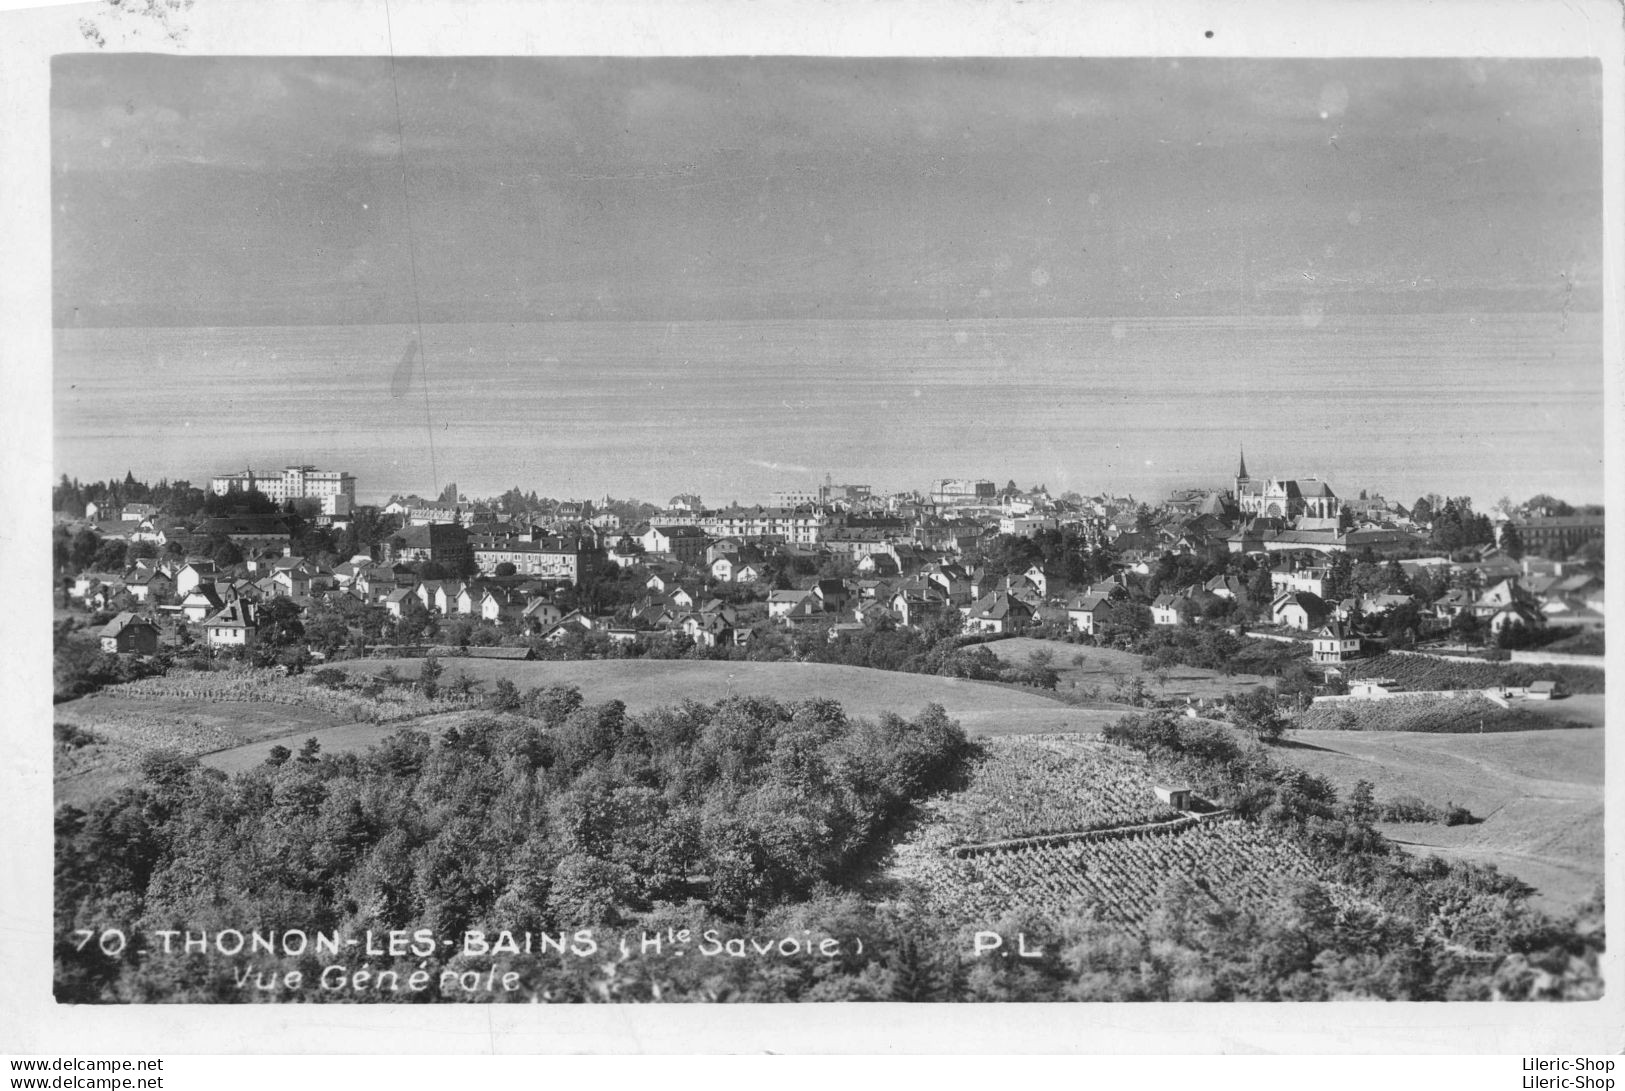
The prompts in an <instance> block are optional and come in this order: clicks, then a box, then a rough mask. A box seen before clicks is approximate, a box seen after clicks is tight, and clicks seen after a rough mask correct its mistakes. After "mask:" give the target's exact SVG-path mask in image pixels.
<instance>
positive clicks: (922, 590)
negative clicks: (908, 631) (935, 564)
mask: <svg viewBox="0 0 1625 1091" xmlns="http://www.w3.org/2000/svg"><path fill="white" fill-rule="evenodd" d="M887 605H888V606H889V607H890V608H891V612H892V613H893V614H894V615H896V617H897V621H898V624H900V625H907V626H911V627H912V626H919V625H923V624H924V623H925V622H926V621H927V620H929V619H931V618H934V617H937V616H939V615H940V614H941V613H942V612H943V611H944V610H946V609H948V596H947V595H945V594H943V593H942V589H941V588H939V587H937V586H936V585H935V584H933V583H928V582H927V581H925V580H906V581H904V582H903V583H901V584H899V585H898V587H897V590H896V591H894V592H893V593H892V597H891V600H890V601H889V602H888V603H887Z"/></svg>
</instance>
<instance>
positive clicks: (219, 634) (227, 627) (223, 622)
mask: <svg viewBox="0 0 1625 1091" xmlns="http://www.w3.org/2000/svg"><path fill="white" fill-rule="evenodd" d="M258 633H259V621H258V610H257V608H256V607H255V606H254V604H253V603H249V602H244V601H242V600H241V599H238V600H236V601H234V602H229V603H227V604H226V605H225V607H224V608H223V609H221V610H220V612H219V613H217V614H215V615H214V616H212V617H210V618H208V619H207V620H205V621H204V622H203V638H204V642H205V643H207V644H208V646H209V647H211V648H251V647H253V646H254V640H255V637H256V636H257V635H258Z"/></svg>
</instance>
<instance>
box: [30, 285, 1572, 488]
mask: <svg viewBox="0 0 1625 1091" xmlns="http://www.w3.org/2000/svg"><path fill="white" fill-rule="evenodd" d="M1601 336H1602V335H1601V322H1600V319H1599V317H1598V316H1597V315H1594V314H1578V315H1570V316H1569V317H1568V319H1567V320H1566V321H1565V320H1564V319H1563V318H1562V317H1561V316H1558V315H1551V314H1542V315H1472V316H1468V315H1447V316H1427V315H1420V316H1419V315H1407V316H1350V317H1342V316H1331V315H1327V316H1320V315H1311V316H1305V317H1294V318H1245V319H1234V320H1226V319H1212V318H1202V319H1166V318H1159V319H1122V320H1112V319H1056V320H1045V321H1032V320H1020V321H1015V320H980V319H977V320H965V321H939V320H906V321H880V320H874V321H847V320H840V321H835V320H830V321H801V320H797V321H782V322H775V321H749V322H716V321H710V322H679V323H664V322H638V323H626V322H614V323H609V322H599V323H594V322H559V323H523V324H495V325H437V326H426V327H424V329H423V344H422V352H421V353H420V354H419V356H418V361H417V362H416V363H414V364H413V365H412V367H411V368H410V369H409V371H407V372H403V369H402V359H403V355H404V354H405V352H406V350H407V348H408V346H409V345H410V344H411V343H413V342H414V341H415V340H416V338H417V331H416V330H415V329H414V328H412V327H410V326H405V325H391V326H303V327H274V328H270V327H235V328H206V329H143V328H117V329H114V328H100V329H64V330H59V331H57V334H56V359H55V368H54V381H53V389H54V398H55V404H54V425H55V446H54V457H55V465H56V470H57V472H58V473H67V474H68V475H69V476H76V477H79V478H81V479H84V480H90V479H100V478H106V477H111V476H117V477H122V476H123V474H124V472H125V470H126V469H128V470H131V471H133V472H134V473H135V475H136V476H137V477H138V478H148V479H152V480H156V479H157V478H159V477H169V478H171V479H180V478H184V479H188V480H191V481H192V482H193V483H194V484H200V485H201V484H204V483H205V482H206V480H207V478H208V477H209V476H210V475H211V474H216V473H220V472H224V471H226V470H232V469H241V468H243V467H244V466H245V465H252V466H253V467H254V468H255V469H256V470H260V469H264V470H275V469H277V468H279V467H281V466H282V465H285V464H288V463H294V462H306V463H313V464H316V465H318V466H321V467H324V468H332V469H344V470H348V471H349V472H351V473H354V474H355V475H356V477H357V479H358V488H359V494H360V497H361V499H362V500H363V501H382V500H384V499H387V498H388V497H389V496H390V495H391V494H393V493H397V492H399V493H405V492H419V493H424V494H429V493H432V492H434V491H436V489H437V486H442V485H444V483H446V482H447V481H456V482H457V483H458V485H459V486H460V488H461V489H462V491H463V492H464V493H466V494H468V495H470V496H478V495H491V494H495V493H499V492H501V491H504V490H506V489H508V488H510V487H511V486H514V485H519V486H520V487H522V488H524V489H526V490H529V489H532V488H534V489H536V490H537V491H538V492H539V493H540V494H542V495H544V496H559V497H594V496H602V495H605V494H606V493H607V494H610V495H614V496H617V497H625V496H636V497H639V498H641V499H645V500H652V501H655V502H657V503H658V502H664V501H665V500H666V499H667V498H668V497H670V496H671V495H673V494H675V493H678V492H698V493H699V494H700V495H701V496H702V497H704V498H705V500H706V502H707V503H721V502H726V501H729V500H735V499H737V500H740V501H742V502H745V503H751V502H758V501H765V500H766V498H767V494H768V492H769V491H771V490H774V489H785V488H803V487H809V486H811V485H814V484H816V483H818V482H820V481H822V480H823V477H824V475H825V474H826V473H828V474H831V475H832V476H833V477H834V479H835V480H836V481H837V482H842V481H852V482H861V483H867V484H871V485H873V486H874V487H875V488H877V489H885V490H899V489H926V488H928V487H929V486H930V483H931V481H932V480H933V479H935V478H939V477H988V478H993V479H996V480H997V481H999V482H1000V483H1001V484H1002V483H1003V482H1004V481H1005V480H1008V479H1015V480H1016V481H1017V482H1019V483H1020V484H1022V485H1030V484H1034V483H1037V482H1043V483H1045V484H1047V485H1048V486H1049V488H1050V489H1051V491H1052V492H1059V491H1062V490H1066V489H1077V490H1079V491H1081V492H1084V493H1094V492H1099V491H1103V490H1114V491H1117V492H1131V493H1133V494H1134V495H1135V496H1137V497H1141V498H1145V499H1156V498H1159V497H1161V496H1162V495H1165V493H1166V490H1167V489H1169V488H1170V487H1172V486H1176V485H1183V484H1190V485H1224V484H1228V483H1229V479H1230V477H1231V475H1233V474H1234V472H1235V463H1236V450H1237V447H1238V445H1245V447H1246V451H1247V465H1248V468H1249V469H1250V470H1251V471H1252V473H1253V475H1254V476H1265V475H1269V474H1277V475H1281V476H1298V477H1302V476H1308V475H1311V474H1318V475H1320V476H1322V477H1324V478H1326V479H1327V480H1329V481H1330V483H1331V484H1332V487H1333V488H1334V489H1335V490H1336V491H1337V492H1338V493H1339V494H1340V495H1346V496H1353V495H1356V494H1357V493H1358V492H1359V490H1361V489H1369V490H1374V491H1379V492H1381V493H1382V494H1383V495H1386V496H1389V497H1390V498H1393V499H1396V500H1399V501H1401V502H1403V503H1405V504H1407V505H1408V504H1410V503H1411V502H1413V501H1414V500H1415V498H1416V497H1417V496H1418V495H1420V494H1422V493H1424V492H1431V491H1436V492H1440V493H1445V494H1453V495H1459V494H1467V495H1471V496H1473V497H1474V498H1475V500H1477V501H1478V503H1479V506H1480V507H1481V508H1486V507H1488V506H1489V505H1490V504H1492V503H1493V502H1494V501H1495V500H1496V499H1497V498H1499V497H1500V496H1503V495H1510V496H1511V497H1512V498H1513V499H1516V500H1522V499H1525V498H1527V497H1528V496H1530V495H1532V494H1534V493H1537V492H1550V493H1552V494H1554V495H1558V496H1562V497H1565V498H1567V499H1569V500H1572V501H1576V502H1586V501H1600V500H1601V499H1602V497H1603V413H1602V393H1603V361H1602V342H1601ZM425 379H426V385H425ZM425 395H427V396H425Z"/></svg>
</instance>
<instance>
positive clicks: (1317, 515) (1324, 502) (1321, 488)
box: [1236, 450, 1340, 530]
mask: <svg viewBox="0 0 1625 1091" xmlns="http://www.w3.org/2000/svg"><path fill="white" fill-rule="evenodd" d="M1236 506H1237V507H1238V508H1240V509H1241V514H1242V517H1243V518H1245V519H1254V518H1265V519H1282V520H1286V521H1289V522H1291V521H1296V523H1297V526H1298V527H1299V528H1300V529H1304V530H1309V529H1320V528H1326V529H1336V527H1337V515H1338V509H1339V507H1340V505H1339V503H1338V500H1337V494H1336V493H1334V492H1333V491H1332V488H1331V486H1330V485H1328V484H1326V482H1324V481H1322V480H1320V479H1319V478H1315V477H1306V478H1303V479H1301V480H1297V479H1286V478H1276V477H1270V478H1265V479H1264V480H1261V481H1260V480H1255V479H1254V478H1253V477H1252V475H1250V474H1249V473H1248V472H1247V452H1246V451H1245V450H1243V451H1242V452H1241V465H1240V466H1239V467H1238V468H1237V469H1236Z"/></svg>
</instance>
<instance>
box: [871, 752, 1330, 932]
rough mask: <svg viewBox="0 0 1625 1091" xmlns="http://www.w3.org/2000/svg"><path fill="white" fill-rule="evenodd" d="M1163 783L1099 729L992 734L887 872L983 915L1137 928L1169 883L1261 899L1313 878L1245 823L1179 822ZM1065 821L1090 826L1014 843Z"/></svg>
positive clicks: (1210, 895)
mask: <svg viewBox="0 0 1625 1091" xmlns="http://www.w3.org/2000/svg"><path fill="white" fill-rule="evenodd" d="M1157 780H1158V775H1157V770H1156V768H1155V766H1154V765H1152V764H1151V763H1150V762H1148V761H1147V760H1146V759H1145V758H1144V757H1142V756H1140V755H1137V754H1134V753H1132V752H1129V751H1123V750H1119V749H1117V748H1115V747H1109V746H1106V745H1105V744H1102V743H1099V742H1095V741H1094V740H1090V739H1084V738H1079V737H1076V736H1071V737H1054V736H1052V737H1048V738H1022V737H1014V738H997V739H989V740H987V741H986V742H985V743H984V745H983V751H982V755H981V756H980V757H979V759H978V760H977V761H976V762H974V763H973V765H972V767H971V769H970V771H969V773H968V775H967V777H966V782H965V784H964V785H963V786H962V787H959V788H958V789H956V790H955V791H953V792H952V793H948V794H945V795H944V796H941V797H939V798H937V799H933V800H929V801H927V802H925V803H924V804H922V805H920V806H919V807H917V808H916V812H915V815H914V816H913V820H912V822H911V824H910V828H909V831H908V833H907V834H906V835H905V836H904V838H903V839H902V840H901V841H900V843H899V844H898V845H897V846H896V847H895V849H894V850H893V856H892V860H891V863H890V866H889V868H888V869H887V874H886V878H887V879H888V880H890V881H891V882H894V883H901V884H904V885H905V889H911V890H913V891H915V892H916V893H917V894H918V895H919V896H921V897H923V898H924V899H925V900H927V901H929V902H931V903H933V904H935V905H937V906H939V907H940V908H943V909H945V910H949V911H952V912H956V913H960V914H966V915H968V916H969V917H970V918H980V919H982V920H984V921H986V920H996V919H998V917H999V916H1000V915H1002V914H1005V913H1008V912H1011V911H1014V910H1018V909H1036V910H1039V911H1043V912H1052V913H1058V914H1061V913H1071V912H1078V911H1085V910H1088V911H1092V912H1094V913H1096V914H1098V915H1099V916H1100V917H1101V918H1102V919H1104V920H1110V921H1115V922H1117V923H1120V924H1123V925H1126V926H1128V927H1129V928H1131V929H1133V928H1136V927H1138V926H1139V925H1141V924H1143V923H1144V922H1145V920H1146V918H1147V917H1148V916H1149V914H1151V913H1152V912H1153V911H1154V910H1155V908H1156V904H1157V901H1158V899H1159V896H1160V894H1161V893H1162V891H1163V888H1164V887H1165V885H1166V884H1168V883H1169V882H1170V881H1182V882H1183V883H1185V884H1186V885H1187V889H1188V891H1189V894H1190V896H1191V897H1193V898H1196V899H1198V900H1201V901H1204V902H1207V903H1209V904H1213V905H1218V904H1223V905H1226V906H1232V907H1247V906H1253V907H1260V906H1262V905H1264V904H1266V903H1267V902H1268V901H1269V900H1270V899H1273V898H1275V897H1278V896H1279V893H1280V890H1281V884H1282V883H1283V882H1284V881H1287V880H1292V879H1298V878H1309V877H1312V876H1314V875H1315V874H1316V869H1315V868H1314V866H1313V864H1312V862H1311V861H1310V860H1309V859H1308V858H1307V857H1306V856H1305V855H1304V854H1303V852H1302V851H1301V850H1300V849H1298V848H1297V847H1296V846H1295V845H1291V844H1288V843H1285V842H1282V841H1281V840H1280V839H1279V838H1277V837H1274V836H1271V835H1268V834H1265V833H1263V832H1260V831H1259V830H1258V829H1257V828H1255V827H1254V826H1252V825H1250V824H1249V823H1246V822H1242V821H1239V820H1234V819H1224V818H1220V819H1216V820H1210V821H1202V822H1194V823H1193V822H1190V821H1189V820H1187V821H1185V822H1183V823H1181V822H1179V821H1177V820H1178V819H1179V815H1178V814H1177V812H1172V811H1169V810H1168V809H1167V807H1166V806H1164V805H1163V804H1162V803H1161V802H1160V801H1159V800H1158V799H1157V798H1156V796H1155V795H1154V793H1153V791H1152V787H1153V785H1154V784H1155V783H1157ZM1170 819H1175V820H1176V821H1174V822H1170V821H1169V820H1170ZM1066 831H1078V832H1080V833H1082V832H1084V831H1092V832H1090V833H1088V837H1087V839H1080V840H1074V841H1069V842H1065V843H1054V842H1046V841H1044V840H1035V841H1029V842H1026V843H1022V842H1016V843H1014V844H1011V843H1009V839H1013V838H1021V837H1031V836H1033V835H1050V834H1057V833H1061V832H1066ZM1001 842H1002V843H1001Z"/></svg>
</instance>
